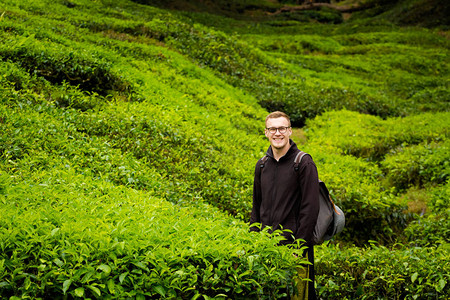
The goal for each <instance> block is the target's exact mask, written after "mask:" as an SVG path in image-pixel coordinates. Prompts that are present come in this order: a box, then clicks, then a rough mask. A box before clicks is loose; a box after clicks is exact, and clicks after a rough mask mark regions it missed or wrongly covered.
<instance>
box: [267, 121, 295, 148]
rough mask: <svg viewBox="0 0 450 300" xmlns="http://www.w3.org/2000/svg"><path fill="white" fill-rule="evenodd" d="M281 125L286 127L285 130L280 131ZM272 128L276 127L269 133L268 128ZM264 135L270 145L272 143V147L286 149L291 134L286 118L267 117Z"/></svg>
mask: <svg viewBox="0 0 450 300" xmlns="http://www.w3.org/2000/svg"><path fill="white" fill-rule="evenodd" d="M283 127H288V128H287V129H286V132H284V133H280V129H281V128H283ZM267 128H271V129H272V130H273V129H274V128H278V130H276V131H275V132H274V133H271V132H270V130H269V129H267ZM265 134H266V137H267V138H268V139H269V142H270V145H272V147H273V148H275V149H278V150H282V149H285V148H286V149H288V148H289V147H290V145H289V137H290V136H291V134H292V129H291V128H290V127H289V122H288V120H287V119H286V118H284V117H280V118H274V119H268V120H267V122H266V130H265Z"/></svg>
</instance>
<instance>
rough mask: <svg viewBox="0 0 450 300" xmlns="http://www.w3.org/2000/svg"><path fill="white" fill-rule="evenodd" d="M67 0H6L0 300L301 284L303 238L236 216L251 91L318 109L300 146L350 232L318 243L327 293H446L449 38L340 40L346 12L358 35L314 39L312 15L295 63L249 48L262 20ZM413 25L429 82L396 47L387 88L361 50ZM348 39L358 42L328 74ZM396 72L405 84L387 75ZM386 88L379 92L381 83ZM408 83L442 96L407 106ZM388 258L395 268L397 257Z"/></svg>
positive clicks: (259, 151) (256, 127) (244, 293)
mask: <svg viewBox="0 0 450 300" xmlns="http://www.w3.org/2000/svg"><path fill="white" fill-rule="evenodd" d="M71 3H72V5H67V4H68V2H66V1H62V2H54V1H53V2H50V1H27V3H24V2H22V1H17V2H15V1H11V2H10V3H9V4H8V6H6V8H5V14H4V15H3V17H2V18H1V21H0V27H1V31H0V38H1V40H3V41H5V42H4V43H2V44H1V45H0V70H1V74H2V75H1V77H0V84H1V87H2V88H1V89H0V99H1V106H0V125H1V127H2V130H1V133H0V153H1V156H0V199H1V201H2V203H3V205H2V206H1V211H0V215H1V216H2V218H1V219H0V235H1V238H0V241H1V244H0V246H1V247H2V251H1V253H2V254H1V256H0V294H1V295H2V297H11V296H17V297H19V298H20V297H24V298H26V297H31V298H35V297H44V298H45V297H48V298H54V297H61V296H62V295H66V296H69V297H75V298H76V297H82V298H86V297H98V298H117V297H118V298H123V297H134V298H139V299H143V298H144V297H148V298H175V297H182V298H201V297H203V298H205V299H207V298H208V297H217V298H232V299H239V298H248V297H250V298H252V297H253V298H258V297H259V298H262V299H265V298H277V297H282V296H283V294H284V293H285V292H287V291H289V292H292V280H293V274H294V272H295V267H296V266H297V265H298V264H302V263H303V261H302V260H296V259H294V257H293V256H292V252H293V251H299V250H293V249H288V248H284V247H276V246H275V245H276V244H277V239H278V238H277V237H272V238H271V239H268V238H267V237H266V234H264V233H263V234H261V235H253V234H250V233H248V232H247V228H248V224H246V223H245V222H246V221H247V220H248V215H249V210H250V206H251V188H252V175H253V174H252V172H253V170H254V164H255V162H256V161H257V159H258V158H260V157H261V156H262V155H263V151H265V149H266V147H267V142H266V141H265V139H264V137H263V135H262V132H263V131H262V129H263V126H264V123H263V119H264V117H265V115H266V113H267V112H266V111H265V110H263V109H262V108H261V107H260V106H259V104H258V103H264V101H268V99H271V100H275V99H278V100H279V101H280V103H279V104H277V105H281V106H277V105H275V106H270V105H271V104H270V105H267V104H265V105H266V106H265V107H266V108H270V109H272V108H283V109H286V110H287V111H288V112H290V113H291V114H292V115H293V117H294V122H295V123H296V124H302V123H304V122H306V121H307V119H308V118H310V117H313V116H316V115H317V116H318V117H317V118H316V119H314V120H312V119H308V123H307V124H308V126H307V136H308V140H307V143H306V144H304V145H302V147H303V148H304V150H306V151H307V152H309V153H311V154H312V155H313V157H314V159H315V161H316V162H317V165H318V168H319V172H320V175H321V179H323V180H324V181H325V182H327V185H329V186H330V187H331V192H332V194H333V196H335V197H336V199H337V201H338V203H339V204H340V205H341V206H342V207H343V208H344V211H345V212H346V216H347V221H348V223H347V226H346V228H345V231H344V232H343V233H342V234H341V235H340V236H339V237H338V238H339V240H337V241H333V244H340V245H341V246H342V248H340V247H338V246H335V245H331V244H330V245H324V246H323V247H321V248H318V250H317V257H318V261H317V266H318V270H319V274H318V276H317V278H318V280H317V287H318V290H319V292H320V294H321V295H322V296H323V297H326V298H362V297H364V296H365V295H367V297H374V298H376V297H385V298H404V297H409V298H414V297H416V298H417V297H428V296H431V297H441V296H445V288H446V287H447V282H448V280H449V278H448V274H449V271H448V270H449V264H448V263H444V264H442V263H440V262H442V261H443V262H448V261H449V258H448V251H446V249H447V248H448V246H447V245H448V230H447V229H448V228H449V227H450V226H449V224H448V221H446V220H448V217H447V216H448V200H447V199H448V195H449V192H448V172H447V169H448V154H447V153H448V151H446V149H447V148H448V147H447V146H448V142H447V137H448V134H449V133H448V128H449V124H448V121H447V120H448V119H449V118H448V113H445V112H440V113H439V112H438V111H445V110H446V107H445V95H448V91H447V90H446V89H445V86H444V85H442V82H444V80H445V74H447V73H446V72H448V68H447V65H446V64H445V63H442V62H440V63H439V64H434V62H435V61H437V60H439V61H440V57H441V56H440V55H437V54H436V52H438V51H441V50H442V47H443V45H445V43H446V42H445V41H442V39H439V38H436V36H435V35H434V34H432V33H428V32H426V31H420V30H417V31H414V33H411V34H406V33H404V32H403V33H401V34H397V33H396V32H389V33H379V34H377V33H370V34H367V35H361V34H359V33H352V34H350V35H347V34H345V33H346V30H348V27H345V26H342V27H338V29H337V30H338V31H339V30H341V32H340V34H341V35H340V38H342V39H344V37H345V38H346V39H347V40H346V41H345V42H344V41H342V40H341V41H340V42H339V43H336V40H334V41H333V39H334V38H333V39H325V40H323V39H322V38H319V37H318V36H317V34H319V33H320V32H321V31H322V30H324V27H322V25H317V27H314V28H315V29H314V30H317V31H316V33H313V34H312V35H309V38H310V40H309V42H310V44H309V45H315V46H314V47H316V48H315V49H316V50H311V49H310V50H308V51H316V52H315V53H314V55H309V53H310V52H308V51H306V50H305V51H306V52H305V51H303V50H301V49H304V47H306V46H305V45H307V44H305V43H300V44H295V43H296V42H292V43H294V44H295V45H293V47H294V48H292V49H297V50H294V52H295V53H297V52H298V51H299V52H302V51H303V52H302V53H303V54H302V55H303V56H301V57H303V58H301V57H300V56H298V55H297V54H295V53H294V54H293V55H291V56H290V57H285V56H284V54H283V53H289V51H292V50H289V49H281V50H280V49H278V50H276V52H277V54H276V53H271V52H272V50H274V49H275V48H274V49H272V50H270V49H268V48H266V47H267V45H269V44H270V43H272V42H271V39H270V37H269V36H262V35H259V36H260V37H261V39H260V43H261V44H260V45H258V43H253V42H252V38H253V37H252V36H253V35H255V34H257V33H258V32H257V31H258V30H261V31H270V30H271V29H270V27H266V26H265V25H263V26H261V27H260V28H259V29H256V28H253V30H254V31H253V32H250V33H251V34H249V35H245V38H244V36H242V37H240V36H239V35H236V34H229V33H226V32H229V31H230V30H232V28H231V27H230V28H228V27H226V26H229V25H226V26H225V27H223V28H222V29H223V31H221V30H218V29H217V28H216V29H211V28H209V27H207V26H205V25H199V24H194V23H196V22H197V21H198V22H200V21H201V20H202V18H205V19H207V18H206V16H203V15H198V14H196V15H192V16H190V15H185V16H183V17H181V16H179V15H177V14H176V13H174V12H172V13H168V12H166V11H163V10H158V9H155V8H152V7H150V6H141V5H137V4H133V3H131V2H129V1H114V3H113V4H114V5H112V2H111V3H110V1H106V0H105V1H99V2H92V1H84V0H79V1H73V2H71ZM44 8H45V9H44ZM49 8H50V9H49ZM195 20H197V21H195ZM203 23H204V22H203ZM230 24H235V23H234V22H230ZM240 28H241V29H240V30H242V27H240ZM296 28H299V27H296ZM300 28H302V27H300ZM310 28H313V27H310ZM272 30H273V31H272V33H274V34H275V33H276V31H277V30H281V31H289V30H293V28H291V27H289V26H288V27H284V28H273V29H272ZM303 30H304V29H303ZM399 31H400V30H399ZM279 33H280V32H278V36H279V37H280V38H282V36H281V35H280V34H279ZM335 34H337V32H335ZM414 35H417V36H416V39H410V37H411V36H414ZM406 36H407V37H408V38H407V39H406V40H408V41H409V43H414V40H417V41H418V40H420V39H425V40H427V41H428V42H427V45H428V47H429V48H430V49H429V51H428V52H426V53H425V56H426V57H427V59H429V60H430V62H431V63H432V64H433V65H434V67H431V68H432V69H431V70H430V71H429V72H428V71H426V72H425V71H422V72H425V73H423V74H422V75H423V76H424V77H422V79H424V78H428V77H429V78H430V79H429V81H426V82H428V83H426V82H425V83H426V84H424V85H420V84H418V83H417V82H415V81H414V80H413V79H412V76H413V75H414V76H415V75H420V74H413V75H410V74H409V73H408V72H409V71H408V65H407V64H404V61H403V60H404V58H400V60H399V61H400V62H401V63H399V64H395V63H394V61H397V58H398V57H397V58H392V57H390V58H389V59H388V62H389V64H391V63H392V65H395V66H397V67H399V68H400V67H401V68H400V69H402V71H400V70H397V71H396V72H394V73H392V74H393V75H392V76H393V77H391V78H389V80H388V81H386V82H385V83H384V81H382V80H384V79H383V76H384V75H383V74H380V75H379V76H378V77H376V76H373V74H374V73H373V72H374V71H379V69H377V68H376V67H375V64H373V63H368V62H367V61H368V60H370V59H374V60H375V59H377V61H379V57H377V55H378V54H375V53H371V51H368V50H369V49H370V47H371V45H373V44H374V43H375V42H376V43H380V40H383V39H386V42H385V43H381V44H383V45H380V46H379V47H380V48H376V47H374V48H373V49H379V51H381V49H384V50H383V51H388V50H389V49H388V48H389V47H393V46H389V47H387V46H388V45H386V43H393V42H394V40H395V39H400V41H399V43H400V42H402V41H404V40H405V37H406ZM300 37H301V38H302V39H305V38H304V37H303V35H302V36H298V37H297V38H300ZM283 39H284V38H283ZM273 41H274V42H276V39H273ZM249 44H253V46H249ZM282 44H283V43H282ZM358 44H363V46H358ZM285 45H287V44H285ZM299 45H300V46H299ZM330 45H332V46H333V45H334V46H333V47H334V48H333V47H332V48H330V49H331V50H327V51H325V50H324V49H325V48H327V49H328V48H329V47H330ZM295 47H303V48H295ZM308 47H312V46H308ZM377 47H378V44H377ZM386 47H387V48H386ZM258 48H259V49H258ZM435 48H436V49H438V50H435ZM358 49H359V50H358ZM395 49H397V48H395ZM420 49H422V48H420ZM420 49H419V50H418V51H419V52H420V53H421V55H422V54H423V53H422V50H420ZM268 50H270V51H268ZM403 50H404V51H410V50H411V49H410V48H407V49H406V50H405V49H403ZM352 51H362V52H361V53H364V54H365V55H364V56H361V57H360V58H361V60H353V61H352V63H350V61H348V59H343V60H341V62H342V65H343V66H345V67H343V68H338V67H336V69H331V68H330V66H333V68H334V67H335V66H338V65H339V64H338V63H337V62H338V61H339V59H338V57H337V56H339V55H343V57H344V56H345V53H349V52H352ZM396 51H397V50H396ZM282 52H283V53H282ZM352 53H354V52H352ZM319 54H320V55H319ZM325 54H329V55H330V56H328V57H327V58H326V57H322V56H323V55H325ZM299 57H300V59H302V66H303V67H301V68H299V65H297V62H298V59H299ZM363 58H367V59H363ZM366 60H367V61H366ZM411 61H412V62H415V63H416V66H417V64H418V63H419V62H418V61H417V60H414V59H412V60H411ZM341 69H342V70H343V71H342V73H339V72H341ZM413 69H414V70H416V68H415V67H411V70H413ZM324 70H328V72H323V71H324ZM390 71H392V70H391V69H388V70H387V71H386V72H390ZM333 72H336V73H333ZM405 72H406V73H405ZM350 73H351V76H350V75H349V74H350ZM363 73H364V74H365V75H364V76H362V75H361V74H363ZM337 74H344V75H342V76H339V75H337ZM434 74H435V75H434ZM336 77H339V78H340V79H342V81H340V80H336ZM370 77H373V78H375V79H374V80H373V81H370V80H369V79H368V78H370ZM402 78H406V81H405V82H404V83H405V84H404V85H403V87H402V88H399V86H395V82H398V81H399V80H400V79H402ZM365 81H367V82H368V87H367V88H366V89H361V93H360V92H358V93H356V92H355V91H356V90H360V89H359V88H356V87H361V86H362V85H363V83H364V82H365ZM431 82H433V84H431ZM230 84H231V85H230ZM299 84H300V85H299ZM346 84H348V86H346ZM233 85H234V86H235V87H233ZM294 85H295V86H296V87H295V88H293V87H294ZM351 86H355V88H353V89H352V88H350V87H351ZM236 87H238V88H239V89H238V88H236ZM318 87H320V88H318ZM379 87H384V88H385V89H384V92H385V93H386V95H387V96H386V95H384V96H383V93H378V94H376V93H375V94H374V92H373V91H374V90H375V89H376V88H379ZM411 89H413V90H417V91H416V92H414V93H411V94H410V96H411V95H412V96H411V97H413V98H414V97H416V98H414V99H416V100H417V99H418V98H417V97H419V96H420V97H424V98H423V99H424V100H427V101H428V100H429V99H430V97H431V99H432V100H433V101H432V103H428V102H427V103H428V104H426V105H425V106H422V105H424V103H425V102H424V101H414V103H416V104H415V105H417V106H414V105H409V106H405V103H404V102H405V101H409V100H411V99H412V98H408V97H405V93H406V91H407V90H411ZM344 91H345V92H344ZM300 94H301V95H304V97H300V96H299V95H300ZM427 95H431V96H427ZM391 96H395V97H394V98H395V99H396V100H395V101H393V102H391V101H390V100H389V101H387V99H388V98H389V99H390V98H391ZM264 99H266V100H264ZM289 99H291V100H292V101H293V99H298V101H300V102H295V103H294V102H290V101H291V100H289ZM295 101H297V100H295ZM302 101H303V102H302ZM305 103H309V104H311V105H312V106H311V107H309V108H308V107H306V106H305V105H303V104H305ZM350 104H351V105H350ZM371 105H372V106H373V107H374V108H376V109H375V110H370V109H368V108H367V107H369V106H371ZM342 107H347V108H349V109H354V110H356V111H362V112H372V113H376V114H379V115H382V116H385V117H386V116H389V115H404V114H409V112H410V111H412V110H415V109H418V111H420V110H422V109H423V110H433V111H437V112H430V113H427V114H418V115H413V116H408V117H405V118H387V119H386V120H382V119H381V118H378V117H373V116H369V115H364V114H359V113H357V112H351V111H346V110H340V111H336V112H329V113H325V114H323V115H321V113H322V112H323V111H324V110H331V109H332V108H342ZM298 108H301V111H296V109H298ZM379 109H381V110H384V109H387V110H388V111H390V112H388V113H385V112H382V111H381V110H380V111H378V110H379ZM411 123H414V124H417V125H418V126H416V127H411V126H410V124H411ZM419 125H420V126H419ZM362 137H364V138H362ZM412 204H414V205H416V207H412V206H411V205H412ZM408 205H409V208H407V207H408ZM424 211H425V212H426V215H425V217H423V218H420V219H418V221H412V222H411V220H413V219H415V218H416V215H415V212H418V213H423V212H424ZM224 212H225V213H224ZM227 214H230V215H227ZM3 216H4V217H3ZM395 243H397V244H395ZM352 244H356V245H359V246H361V245H369V244H370V245H371V246H364V247H361V248H360V247H353V246H352ZM344 245H345V246H344ZM393 257H394V258H395V261H397V262H398V263H397V264H396V266H397V267H396V268H392V267H391V265H389V264H387V263H386V262H387V261H391V259H393ZM411 260H414V261H417V262H422V261H424V260H427V262H428V263H427V264H420V263H413V262H411ZM286 288H287V289H286ZM399 291H402V292H399ZM402 293H403V294H402Z"/></svg>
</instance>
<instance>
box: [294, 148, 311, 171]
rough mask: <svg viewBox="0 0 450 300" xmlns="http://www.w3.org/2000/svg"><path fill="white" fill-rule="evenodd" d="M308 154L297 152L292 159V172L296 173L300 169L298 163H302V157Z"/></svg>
mask: <svg viewBox="0 0 450 300" xmlns="http://www.w3.org/2000/svg"><path fill="white" fill-rule="evenodd" d="M307 154H308V153H306V152H303V151H299V152H298V153H297V155H296V156H295V159H294V170H295V172H297V171H298V170H299V169H300V162H301V161H302V158H303V156H305V155H307Z"/></svg>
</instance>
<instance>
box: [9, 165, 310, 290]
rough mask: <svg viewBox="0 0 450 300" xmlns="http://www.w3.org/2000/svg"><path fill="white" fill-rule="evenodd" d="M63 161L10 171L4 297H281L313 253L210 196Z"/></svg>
mask: <svg viewBox="0 0 450 300" xmlns="http://www.w3.org/2000/svg"><path fill="white" fill-rule="evenodd" d="M62 163H64V161H62ZM55 170H56V171H49V172H43V173H41V176H40V178H36V177H35V178H34V180H26V181H21V182H19V183H18V182H17V180H16V178H17V177H16V176H11V175H10V174H8V173H5V172H4V171H2V172H1V178H2V189H1V194H0V197H1V202H2V206H1V208H0V210H1V215H2V219H1V220H0V225H1V226H0V235H1V243H0V247H1V250H2V251H1V254H0V294H1V295H2V297H12V296H18V297H21V298H23V297H28V298H46V299H50V298H53V297H57V298H59V297H61V296H63V295H65V296H66V297H67V296H69V297H71V298H86V297H95V298H115V297H119V298H122V297H136V298H139V299H141V298H142V299H143V298H145V297H151V298H160V297H161V298H176V297H179V298H186V297H189V298H191V297H202V296H203V297H216V298H218V299H219V298H235V299H241V298H248V297H260V298H263V299H264V298H266V297H271V298H273V297H275V298H278V297H280V296H282V295H283V293H284V291H286V288H287V287H288V286H289V285H291V283H290V280H291V279H290V278H292V277H293V272H294V271H295V266H296V265H297V266H301V265H302V264H303V263H304V262H302V260H300V259H296V258H295V257H294V256H293V255H292V252H293V251H295V250H290V249H289V248H286V247H279V246H277V245H276V244H277V243H278V242H279V240H280V237H277V236H274V237H273V238H272V239H268V238H267V236H268V234H264V233H262V234H250V233H249V232H248V225H247V224H245V223H242V222H240V221H237V220H235V219H233V218H231V217H229V216H226V215H224V214H223V213H220V212H219V211H217V209H214V208H212V207H210V206H207V205H199V206H198V207H196V208H194V207H190V208H181V207H179V206H175V205H173V204H170V203H168V202H166V201H163V200H161V199H157V198H154V197H152V196H151V195H150V194H149V193H148V192H142V191H137V190H133V189H131V188H126V187H123V186H122V187H121V186H118V185H112V184H109V183H107V182H105V181H104V180H101V179H100V180H95V179H94V180H92V179H89V177H85V176H83V175H79V174H77V173H76V172H75V171H74V169H70V168H69V169H67V168H66V170H64V169H62V168H58V169H55ZM3 182H5V183H6V182H7V183H8V186H5V184H4V183H3ZM19 215H20V217H17V216H19ZM291 288H292V285H291Z"/></svg>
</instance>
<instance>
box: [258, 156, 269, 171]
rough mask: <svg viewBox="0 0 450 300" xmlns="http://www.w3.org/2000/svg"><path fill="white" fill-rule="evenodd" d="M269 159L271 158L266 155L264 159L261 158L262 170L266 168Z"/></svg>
mask: <svg viewBox="0 0 450 300" xmlns="http://www.w3.org/2000/svg"><path fill="white" fill-rule="evenodd" d="M268 159H269V157H268V156H267V155H264V156H263V157H262V158H261V163H260V165H259V166H260V168H261V169H262V168H264V164H265V163H266V161H267V160H268Z"/></svg>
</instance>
